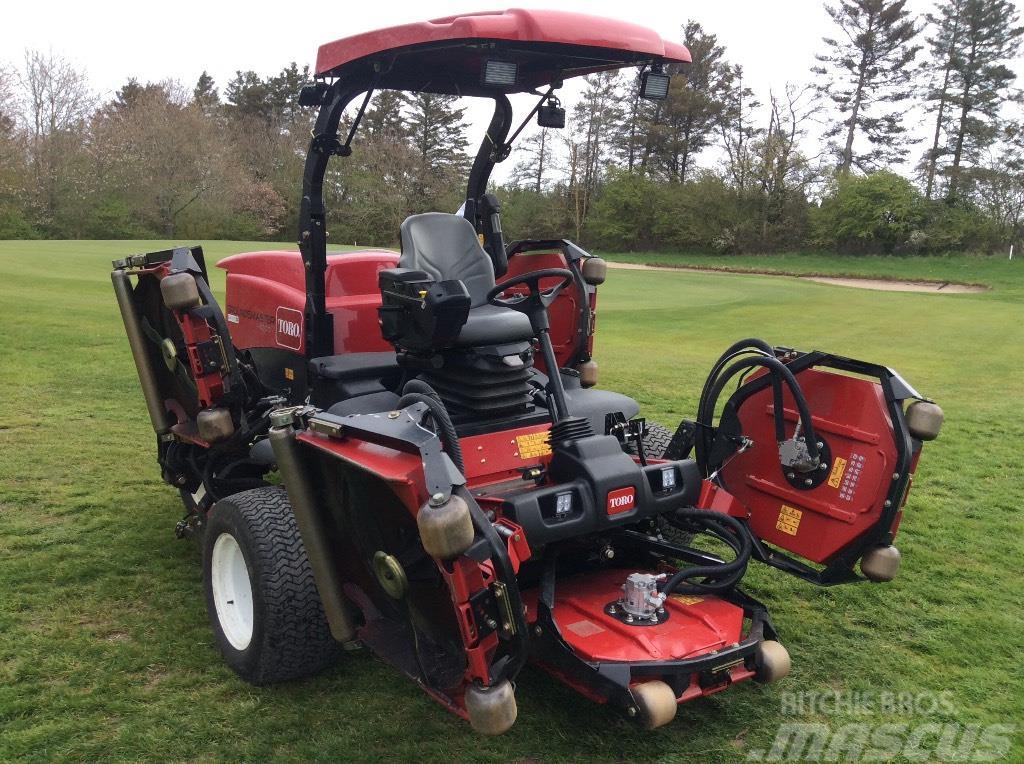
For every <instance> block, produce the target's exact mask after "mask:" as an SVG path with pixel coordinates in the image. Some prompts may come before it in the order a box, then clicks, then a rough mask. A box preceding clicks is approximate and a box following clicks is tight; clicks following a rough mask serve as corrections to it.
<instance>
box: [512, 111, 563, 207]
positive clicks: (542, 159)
mask: <svg viewBox="0 0 1024 764" xmlns="http://www.w3.org/2000/svg"><path fill="white" fill-rule="evenodd" d="M549 132H550V131H549V129H548V128H546V127H542V128H540V129H539V130H537V131H536V132H534V133H533V134H532V135H530V136H529V137H528V138H526V139H524V140H523V142H522V144H520V146H519V153H520V154H521V155H522V156H523V160H522V161H520V162H519V163H518V164H516V166H515V168H514V169H513V170H512V178H511V180H512V183H513V185H516V186H527V187H529V188H531V189H532V190H533V192H534V193H536V194H539V193H541V192H542V191H543V190H544V188H545V186H546V180H547V178H548V176H549V175H550V173H551V171H552V169H553V159H552V150H553V147H552V145H551V144H552V139H551V136H550V135H549Z"/></svg>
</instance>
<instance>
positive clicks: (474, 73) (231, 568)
mask: <svg viewBox="0 0 1024 764" xmlns="http://www.w3.org/2000/svg"><path fill="white" fill-rule="evenodd" d="M687 61H689V53H688V52H687V50H686V49H685V48H683V47H682V46H680V45H676V44H673V43H670V42H666V41H664V40H662V39H661V38H660V37H659V36H657V35H656V34H654V33H652V32H651V31H649V30H647V29H644V28H641V27H636V26H633V25H630V24H625V23H621V22H616V21H609V20H604V19H597V18H592V17H588V16H583V15H579V14H571V13H556V12H541V11H520V10H515V11H506V12H504V13H484V14H479V15H467V16H459V17H452V18H446V19H439V20H435V21H431V22H427V23H422V24H410V25H407V26H402V27H396V28H392V29H386V30H383V31H379V32H373V33H370V34H363V35H358V36H355V37H350V38H347V39H344V40H339V41H337V42H333V43H329V44H327V45H324V46H323V47H321V48H320V51H319V55H318V58H317V66H316V81H315V82H314V83H313V84H311V85H308V86H306V87H305V88H303V90H302V92H301V94H300V96H299V99H300V102H301V103H302V104H304V105H307V106H316V107H318V108H319V113H318V117H317V119H316V123H315V128H314V129H313V133H312V141H311V143H310V148H309V154H308V156H307V158H306V165H305V174H304V178H303V191H302V194H303V195H302V205H301V213H300V226H299V236H300V239H299V247H300V250H301V253H296V252H255V253H250V254H242V255H236V256H234V257H229V258H227V259H226V260H224V261H223V262H221V263H220V264H219V265H220V267H222V268H225V269H226V270H227V300H226V304H225V308H224V309H223V310H222V309H221V308H220V307H219V306H218V304H217V302H216V300H215V299H214V297H213V294H212V293H211V291H210V287H209V286H208V282H209V280H208V278H207V270H206V264H205V262H204V259H203V255H202V251H201V250H200V249H199V248H198V247H196V248H192V249H187V248H182V249H175V250H171V251H166V252H156V253H151V254H146V255H137V256H133V257H129V258H127V259H125V260H123V261H118V262H116V263H115V264H114V271H113V274H112V277H113V282H114V289H115V292H116V294H117V299H118V302H119V304H120V308H121V314H122V316H123V319H124V325H125V329H126V330H127V334H128V340H129V343H130V345H131V349H132V353H133V355H134V359H135V364H136V366H137V369H138V373H139V379H140V381H141V385H142V391H143V393H144V395H145V399H146V403H147V406H148V409H149V415H150V417H151V419H152V423H153V427H154V429H155V431H156V434H157V449H158V460H159V463H160V466H161V469H162V474H163V479H164V480H165V481H166V482H168V483H169V484H170V485H172V486H174V487H175V488H177V489H178V490H179V491H180V493H181V496H182V499H183V500H184V503H185V505H186V510H187V512H186V514H185V517H184V519H183V520H181V522H179V523H178V526H177V532H178V535H180V536H193V535H194V536H197V537H198V538H200V539H201V542H202V545H203V575H204V585H205V591H206V599H207V607H208V610H209V615H210V619H211V621H212V624H213V630H214V632H215V635H216V639H217V642H218V643H219V646H220V648H221V650H222V652H223V653H224V655H225V657H226V659H227V661H228V663H229V664H230V665H231V666H232V668H234V669H235V670H236V671H237V672H238V674H239V675H241V676H242V677H243V678H244V679H246V680H248V681H251V682H254V683H265V682H272V681H277V680H284V679H290V678H294V677H298V676H303V675H308V674H310V673H312V672H315V671H317V670H319V669H320V668H322V667H323V666H325V665H327V664H328V663H329V662H330V661H331V660H332V659H334V658H335V657H336V655H337V653H338V651H339V650H340V648H341V646H342V645H344V644H346V643H349V644H355V643H357V642H358V643H362V644H363V645H365V646H366V647H368V648H369V649H371V650H373V651H374V652H375V653H377V654H378V655H380V656H381V657H382V658H384V659H386V660H387V661H389V662H391V663H393V664H394V665H395V666H396V667H397V668H398V669H400V670H402V671H404V672H406V673H407V674H408V675H409V676H411V677H412V678H413V679H414V680H415V681H416V682H417V683H419V684H420V686H421V687H423V689H424V690H426V691H427V692H428V693H429V694H430V695H431V696H432V697H434V698H435V699H437V700H438V701H439V702H441V703H442V704H444V705H445V706H446V707H448V708H449V709H450V710H451V711H453V712H454V713H456V714H458V715H460V716H463V717H465V718H468V719H469V721H470V723H471V724H472V725H473V727H474V728H476V729H477V730H479V731H481V732H485V733H490V734H497V733H501V732H504V731H505V730H507V729H508V728H509V727H510V726H511V725H512V724H513V722H514V721H515V718H516V702H515V697H514V690H513V681H514V680H515V677H516V675H517V674H518V672H519V671H520V669H522V667H523V666H524V664H525V663H526V662H527V661H532V662H534V663H535V664H536V665H538V666H540V667H541V668H543V669H544V670H546V671H548V672H550V673H551V674H553V675H554V676H555V677H557V678H558V679H560V680H562V681H563V682H565V683H567V684H568V685H570V686H571V687H573V688H575V689H576V690H578V691H579V692H581V693H583V694H584V695H586V696H587V697H590V698H592V699H594V700H595V701H597V702H601V703H611V704H614V705H615V706H617V707H619V708H620V709H622V711H623V712H624V713H625V714H627V715H628V716H630V717H633V718H635V719H636V720H637V721H638V722H640V723H642V724H644V725H646V726H647V727H656V726H659V725H662V724H665V723H667V722H669V721H670V720H671V719H672V718H673V717H674V715H675V712H676V708H677V705H678V704H679V703H683V702H685V701H689V700H693V699H694V698H698V697H701V696H705V695H711V694H712V693H717V692H720V691H721V690H724V689H726V688H728V687H730V686H731V685H733V684H736V683H738V682H742V681H744V680H746V679H750V678H754V679H758V680H761V681H772V680H776V679H779V678H781V677H783V676H785V675H786V673H787V672H788V670H789V656H788V654H787V652H786V650H785V649H784V648H783V647H782V645H781V644H780V643H779V642H778V636H777V634H776V632H775V629H774V627H773V626H772V622H771V620H770V618H769V616H768V613H767V612H766V611H765V608H764V607H763V606H762V605H761V604H760V603H758V602H757V601H756V600H754V599H752V598H751V597H749V596H747V595H746V594H744V593H743V591H742V590H741V589H740V588H739V584H740V581H741V579H742V578H743V575H744V572H745V570H746V566H747V564H748V561H749V560H751V559H754V560H757V561H760V562H762V563H764V564H767V565H770V566H772V567H775V568H778V569H781V570H783V571H786V572H788V573H791V574H793V575H796V576H798V577H800V578H803V579H806V580H807V581H810V582H812V583H815V584H820V585H832V584H838V583H844V582H848V581H855V580H863V579H862V577H861V576H859V575H858V574H857V573H855V571H854V566H855V565H856V564H857V563H858V561H859V563H860V571H861V573H862V574H863V577H866V578H867V579H870V580H873V581H886V580H889V579H891V578H892V577H893V576H894V575H895V573H896V570H897V567H898V564H899V559H900V557H899V552H898V551H897V550H896V549H895V547H893V546H892V545H891V542H892V540H893V537H894V535H895V533H896V529H897V526H898V525H899V521H900V516H901V511H902V507H903V504H904V502H905V500H906V497H907V492H908V489H909V487H910V481H911V477H912V475H913V473H914V470H915V467H916V465H917V460H918V457H919V454H920V451H921V445H922V441H925V440H930V439H932V438H934V437H936V436H937V434H938V431H939V428H940V425H941V422H942V413H941V410H940V409H939V408H938V406H936V405H935V404H933V403H931V402H930V401H927V400H925V399H923V398H921V396H919V395H918V394H917V393H916V392H915V391H914V390H913V388H911V387H910V386H909V385H908V384H907V383H906V382H904V381H903V380H902V379H901V378H900V377H899V375H897V374H896V373H895V372H893V371H891V370H890V369H888V368H886V367H884V366H879V365H876V364H871V363H864V362H862V361H856V360H852V359H849V358H844V357H841V356H837V355H832V354H830V353H823V352H817V351H816V352H797V351H794V350H791V349H788V348H781V347H772V346H770V345H768V344H766V343H765V342H763V341H760V340H744V341H742V342H738V343H736V344H735V345H733V346H732V347H731V348H729V349H728V350H727V351H726V352H725V353H724V354H723V355H722V357H721V358H720V359H719V360H718V362H717V363H716V364H715V366H714V368H713V370H712V372H711V375H710V376H709V377H708V380H707V383H706V384H705V386H704V390H703V393H702V395H701V399H700V405H699V409H698V411H697V415H696V418H695V420H694V421H693V422H686V421H684V422H683V423H682V424H680V426H679V427H678V429H677V430H676V431H675V432H674V433H673V432H670V431H668V430H666V429H664V428H661V427H659V426H656V425H646V426H645V423H644V420H643V419H640V418H638V417H637V415H638V414H639V406H638V405H637V403H636V402H635V401H634V400H632V399H630V398H628V397H626V396H624V395H620V394H617V393H613V392H608V391H604V390H599V389H596V388H595V387H594V384H595V382H596V374H597V367H596V364H595V363H594V362H593V360H592V359H591V352H592V346H593V332H594V317H595V310H596V287H597V286H598V285H599V284H601V283H602V282H603V281H604V279H605V271H606V266H605V263H604V261H602V260H601V259H599V258H596V257H591V256H590V255H588V254H587V253H586V252H584V251H583V250H582V249H580V248H579V247H578V246H576V245H575V244H573V243H571V242H569V241H566V240H557V241H551V240H543V241H541V240H523V241H516V242H512V243H508V244H506V243H505V241H504V240H503V237H502V230H501V222H500V206H499V203H498V201H497V200H496V199H495V198H494V197H493V196H492V195H491V194H488V193H487V191H486V189H487V180H488V178H489V176H490V173H491V170H492V169H493V167H494V165H495V163H496V162H499V161H501V160H503V159H505V158H506V157H507V156H508V154H509V150H510V147H511V142H512V140H513V139H514V138H515V137H516V136H517V135H518V133H519V132H520V130H522V126H523V125H525V124H526V120H524V121H523V123H522V125H520V126H519V127H518V129H516V131H515V133H513V135H512V139H509V137H508V136H509V133H510V131H511V128H512V124H513V116H512V108H511V105H510V102H509V99H508V94H510V93H523V92H526V93H534V94H536V95H538V96H539V101H538V102H537V105H536V106H535V107H534V109H533V110H532V111H531V112H530V114H529V115H528V116H527V118H526V119H527V120H529V119H531V118H532V117H533V116H534V115H537V117H538V121H539V123H540V124H542V125H545V126H549V127H560V126H562V125H564V122H565V112H564V110H562V108H561V107H560V106H559V103H558V100H557V98H555V96H554V90H555V89H556V88H557V87H558V86H559V85H561V83H562V81H563V80H564V79H566V78H568V77H575V76H579V75H583V74H587V73H590V72H598V71H603V70H609V69H618V68H622V67H639V69H640V77H639V80H638V82H639V87H640V88H641V95H642V96H644V97H648V98H660V97H664V96H665V94H666V92H667V90H668V76H669V75H668V74H667V73H666V69H665V67H666V65H678V64H683V63H685V62H687ZM381 88H390V89H399V90H407V91H428V92H433V93H445V94H457V95H460V96H476V97H483V98H489V99H491V100H492V101H493V103H494V115H493V117H492V119H491V122H490V125H489V127H488V129H487V133H486V135H485V136H484V139H483V142H482V144H481V146H480V149H479V151H478V153H477V154H476V159H475V161H474V163H473V166H472V170H471V172H470V174H469V181H468V188H467V192H466V202H465V206H464V209H463V211H462V212H461V213H460V214H458V215H451V214H442V213H437V212H428V213H426V214H421V215H414V216H412V217H410V218H408V219H407V220H406V221H405V222H404V223H403V224H402V227H401V243H402V249H401V254H400V255H399V254H397V253H394V252H390V251H380V250H370V251H362V252H348V253H342V254H328V252H327V231H326V229H325V220H326V218H325V212H324V198H323V181H324V173H325V170H326V168H327V164H328V160H329V159H330V158H331V157H332V156H340V157H345V156H348V155H349V154H351V152H352V150H353V149H352V147H351V145H352V139H353V136H354V135H355V133H356V129H357V127H358V124H359V120H360V117H361V115H362V112H363V109H365V107H366V104H367V102H368V101H369V96H370V94H371V93H372V92H373V91H374V90H376V89H381ZM364 94H365V95H364ZM360 95H363V98H362V101H361V103H362V107H361V108H360V109H359V111H358V113H357V114H356V115H355V117H354V118H353V119H352V121H351V124H350V126H349V128H348V130H347V134H346V137H345V138H344V140H343V141H342V140H341V139H340V138H339V120H340V118H341V116H342V112H343V110H344V109H345V107H346V105H347V104H349V102H350V101H353V99H355V98H357V97H358V96H360ZM133 279H134V282H133ZM735 381H739V385H738V387H735V392H733V393H732V394H731V395H730V396H729V397H728V399H727V400H725V401H724V404H723V406H724V408H723V407H720V406H718V404H719V402H720V400H721V399H722V397H723V392H724V390H725V388H726V386H727V385H728V384H729V383H730V382H735ZM720 409H721V410H720ZM719 410H720V412H719ZM691 452H692V453H693V457H692V458H691V457H690V454H691ZM275 470H276V472H277V473H278V475H279V477H280V482H281V483H283V487H281V486H280V485H276V484H274V483H275V481H272V480H268V477H270V473H271V472H272V471H275ZM697 534H702V535H703V536H705V537H707V536H711V537H713V538H714V539H717V541H718V542H720V545H719V546H720V547H721V548H722V549H727V550H731V551H730V552H726V553H724V557H725V558H726V559H723V557H720V556H718V555H716V554H711V553H709V552H708V551H702V550H701V549H700V548H698V547H697V546H694V545H693V541H692V539H693V537H694V536H695V535H697ZM787 552H789V553H791V554H792V556H791V554H787ZM798 558H802V559H798Z"/></svg>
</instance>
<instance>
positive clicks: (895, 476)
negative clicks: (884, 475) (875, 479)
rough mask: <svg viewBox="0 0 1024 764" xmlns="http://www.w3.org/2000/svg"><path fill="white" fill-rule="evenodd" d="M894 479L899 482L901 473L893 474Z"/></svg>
mask: <svg viewBox="0 0 1024 764" xmlns="http://www.w3.org/2000/svg"><path fill="white" fill-rule="evenodd" d="M892 479H893V480H899V479H900V473H898V472H894V473H892Z"/></svg>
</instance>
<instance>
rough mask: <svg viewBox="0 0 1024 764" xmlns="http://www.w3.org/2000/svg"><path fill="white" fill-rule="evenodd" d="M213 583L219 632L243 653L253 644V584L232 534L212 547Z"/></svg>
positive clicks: (225, 536) (211, 572)
mask: <svg viewBox="0 0 1024 764" xmlns="http://www.w3.org/2000/svg"><path fill="white" fill-rule="evenodd" d="M210 579H211V583H212V585H213V604H214V606H215V607H216V608H217V621H218V622H219V623H220V629H221V631H222V632H224V636H225V637H227V640H228V642H230V643H231V646H232V647H233V648H235V649H236V650H244V649H245V648H247V647H248V646H249V643H250V642H251V641H252V630H253V611H252V582H251V581H250V580H249V569H248V567H246V564H245V556H244V555H243V554H242V548H241V547H240V546H239V545H238V542H237V541H236V540H235V537H234V536H232V535H231V534H230V533H222V534H220V536H218V537H217V540H216V541H215V542H214V544H213V559H212V560H211V561H210Z"/></svg>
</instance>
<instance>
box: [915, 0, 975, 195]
mask: <svg viewBox="0 0 1024 764" xmlns="http://www.w3.org/2000/svg"><path fill="white" fill-rule="evenodd" d="M966 4H967V0H947V2H946V3H945V4H944V5H941V6H939V7H938V9H937V10H938V13H937V14H934V13H928V14H926V15H925V20H926V21H927V23H928V25H929V26H930V27H931V28H932V29H933V30H934V31H933V33H932V35H931V36H930V37H927V38H925V40H926V42H927V43H928V49H929V52H930V53H931V59H930V60H928V61H926V62H925V63H924V64H923V67H922V68H923V69H924V71H925V73H926V74H927V75H929V76H930V79H931V83H930V84H929V87H928V88H927V89H926V91H925V96H924V98H925V101H926V102H928V103H930V104H933V105H931V106H930V108H931V109H932V110H934V112H935V130H934V133H933V135H932V145H931V148H930V149H929V150H928V151H927V152H926V153H925V157H924V175H925V197H926V198H928V199H931V198H932V191H933V190H934V188H935V173H936V170H937V168H938V163H939V157H941V156H942V155H943V154H946V153H948V149H947V148H946V147H945V146H942V145H940V144H941V143H942V138H943V136H944V135H945V134H946V132H947V128H948V127H949V124H948V122H949V107H950V88H951V86H952V85H953V73H954V68H955V64H956V57H957V51H958V50H959V46H960V38H961V35H962V32H963V28H962V26H961V23H960V22H961V19H962V14H963V9H964V6H965V5H966Z"/></svg>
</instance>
